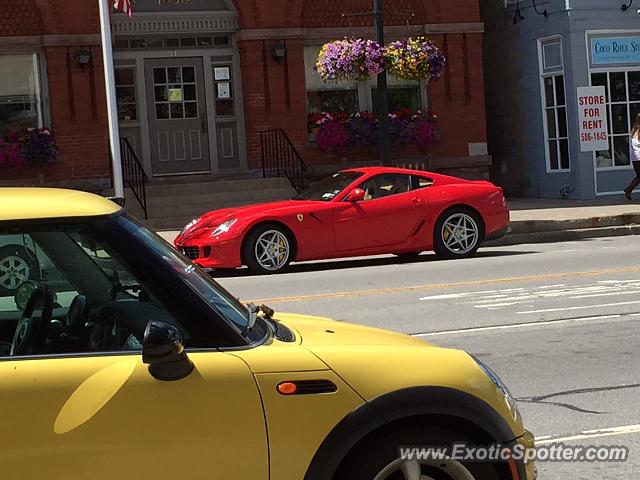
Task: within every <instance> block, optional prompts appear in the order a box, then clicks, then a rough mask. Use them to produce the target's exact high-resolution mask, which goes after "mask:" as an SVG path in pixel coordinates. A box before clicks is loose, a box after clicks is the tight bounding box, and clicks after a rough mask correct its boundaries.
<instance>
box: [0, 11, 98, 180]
mask: <svg viewBox="0 0 640 480" xmlns="http://www.w3.org/2000/svg"><path fill="white" fill-rule="evenodd" d="M63 10H64V11H66V12H74V13H73V15H64V14H63ZM95 33H99V23H98V3H97V2H87V1H85V0H65V1H62V0H11V1H9V0H0V37H20V36H36V35H37V36H40V35H60V36H62V38H59V40H62V42H61V43H62V46H44V45H41V46H40V47H36V48H35V50H37V51H39V52H41V54H42V55H43V56H44V58H45V61H46V66H47V71H46V79H47V80H48V85H47V89H48V91H49V105H48V109H49V111H50V121H47V122H46V123H47V126H49V127H51V129H52V130H53V132H54V134H55V136H56V141H57V143H58V146H59V149H60V153H61V159H60V162H59V163H58V164H56V165H53V166H50V167H46V168H44V167H39V168H32V169H25V170H22V171H18V172H7V171H3V172H2V177H1V178H0V181H1V182H2V183H5V184H6V183H9V182H13V183H19V184H34V183H40V182H43V181H44V182H46V183H48V184H49V183H54V184H55V183H62V184H65V183H67V184H71V185H72V184H74V183H75V182H76V181H77V180H90V179H96V180H104V178H105V177H108V176H109V156H108V127H107V122H106V99H105V95H104V71H103V69H102V52H101V49H100V46H99V45H89V46H87V45H83V46H85V47H88V48H90V49H91V51H92V59H93V60H92V63H91V64H90V65H89V66H87V67H85V69H84V70H82V69H80V67H79V66H78V65H77V64H76V61H75V53H76V51H77V49H78V48H79V47H80V45H79V44H78V43H77V41H76V40H75V39H74V37H75V36H76V35H86V34H95ZM65 36H68V39H69V44H68V45H64V43H65V41H64V40H65ZM0 81H1V79H0ZM99 183H104V182H99Z"/></svg>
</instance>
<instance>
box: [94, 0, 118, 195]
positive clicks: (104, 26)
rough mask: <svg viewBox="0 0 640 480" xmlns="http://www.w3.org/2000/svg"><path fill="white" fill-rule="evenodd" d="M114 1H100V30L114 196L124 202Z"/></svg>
mask: <svg viewBox="0 0 640 480" xmlns="http://www.w3.org/2000/svg"><path fill="white" fill-rule="evenodd" d="M111 1H112V0H98V2H99V3H100V30H101V34H102V65H103V68H104V85H105V90H106V93H107V118H108V121H109V145H110V147H111V171H112V175H113V177H112V178H113V190H114V196H115V197H116V198H117V199H122V200H124V179H123V176H122V161H121V152H120V132H119V130H118V108H117V100H116V82H115V70H114V67H113V47H112V44H111V19H110V18H109V10H110V8H109V6H110V5H111Z"/></svg>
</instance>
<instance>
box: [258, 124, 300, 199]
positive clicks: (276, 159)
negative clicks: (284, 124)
mask: <svg viewBox="0 0 640 480" xmlns="http://www.w3.org/2000/svg"><path fill="white" fill-rule="evenodd" d="M260 149H261V151H262V176H263V178H267V177H286V178H287V179H288V180H289V183H290V184H291V186H292V187H293V188H294V189H295V190H296V191H297V192H301V191H302V190H304V189H305V188H306V187H307V178H306V176H305V173H306V172H307V170H308V168H307V165H306V164H305V163H304V160H303V159H302V157H301V156H300V154H299V153H298V150H297V149H296V147H295V146H294V145H293V143H291V140H290V139H289V137H288V136H287V134H286V133H285V131H284V130H283V129H281V128H277V129H274V130H267V131H264V132H260Z"/></svg>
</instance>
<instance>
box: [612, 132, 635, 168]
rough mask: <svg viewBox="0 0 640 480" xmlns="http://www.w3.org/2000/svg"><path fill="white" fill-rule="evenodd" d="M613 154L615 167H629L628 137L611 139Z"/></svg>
mask: <svg viewBox="0 0 640 480" xmlns="http://www.w3.org/2000/svg"><path fill="white" fill-rule="evenodd" d="M613 153H614V160H615V165H616V166H626V165H631V160H630V159H629V137H628V136H627V135H625V136H622V137H613Z"/></svg>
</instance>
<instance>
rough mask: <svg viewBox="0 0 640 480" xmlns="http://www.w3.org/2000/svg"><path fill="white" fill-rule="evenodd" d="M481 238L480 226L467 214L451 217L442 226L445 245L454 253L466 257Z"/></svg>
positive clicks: (457, 214)
mask: <svg viewBox="0 0 640 480" xmlns="http://www.w3.org/2000/svg"><path fill="white" fill-rule="evenodd" d="M479 236H480V232H479V228H478V224H477V223H476V221H475V220H474V219H473V218H472V217H471V216H469V215H467V214H466V213H456V214H455V215H452V216H450V217H449V218H448V219H447V221H446V222H445V223H444V225H443V226H442V239H443V240H444V244H445V246H446V247H447V249H449V250H450V251H451V252H453V253H457V254H461V255H464V254H466V253H468V252H470V251H472V250H473V249H474V248H475V246H476V244H477V243H478V240H479Z"/></svg>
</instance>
